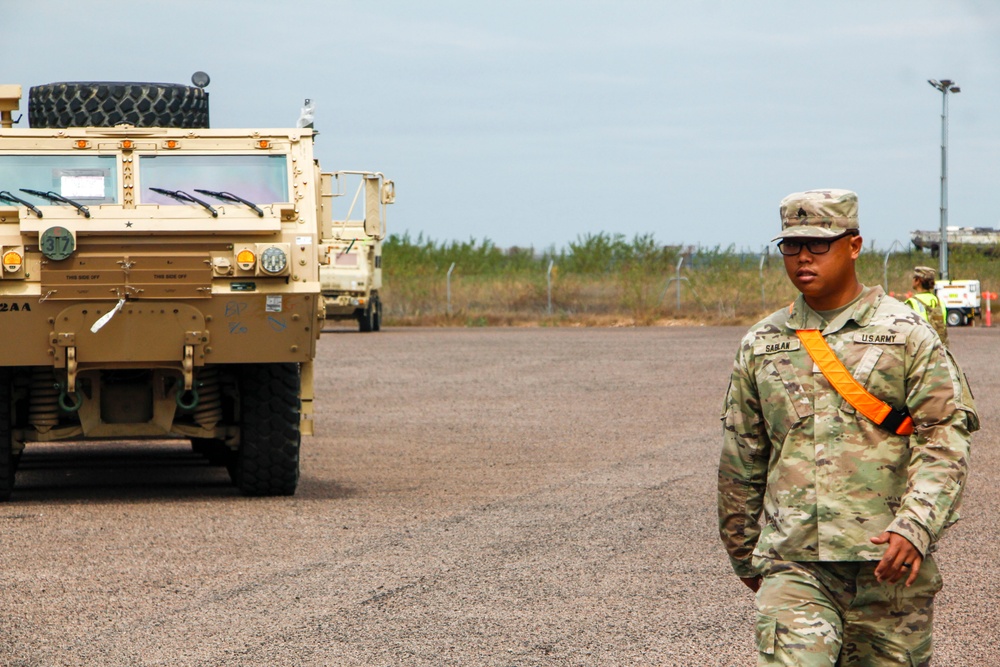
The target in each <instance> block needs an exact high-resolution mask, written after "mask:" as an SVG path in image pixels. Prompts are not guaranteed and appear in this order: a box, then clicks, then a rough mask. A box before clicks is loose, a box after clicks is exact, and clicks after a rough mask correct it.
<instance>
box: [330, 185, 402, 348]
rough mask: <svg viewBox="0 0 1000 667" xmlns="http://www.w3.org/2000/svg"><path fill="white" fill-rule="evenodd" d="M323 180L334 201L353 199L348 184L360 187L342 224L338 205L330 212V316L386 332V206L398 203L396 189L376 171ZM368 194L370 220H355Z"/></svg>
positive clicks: (367, 329)
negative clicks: (336, 210)
mask: <svg viewBox="0 0 1000 667" xmlns="http://www.w3.org/2000/svg"><path fill="white" fill-rule="evenodd" d="M323 176H324V193H325V194H328V196H329V199H330V200H332V198H333V197H343V196H344V195H346V194H347V191H348V187H349V186H348V183H349V182H350V183H352V184H353V183H354V182H355V181H356V182H357V187H356V189H355V191H354V197H353V199H352V201H351V205H350V207H349V208H348V210H347V213H346V215H345V216H344V217H343V218H342V219H339V220H335V219H333V216H334V214H333V213H332V208H333V207H332V206H328V207H324V209H325V210H324V218H323V226H322V230H323V239H322V241H321V242H320V257H319V261H320V266H319V276H320V283H321V286H322V291H323V300H324V301H325V303H326V317H327V319H329V320H352V319H353V320H357V321H358V329H359V330H360V331H364V332H370V331H379V330H380V329H381V328H382V297H381V290H382V239H383V238H384V237H385V225H386V215H385V207H386V206H387V205H389V204H392V203H393V202H395V200H396V189H395V184H394V183H393V182H392V181H390V180H387V179H386V178H385V177H384V176H383V175H382V174H380V173H378V172H371V171H338V172H334V173H332V174H324V175H323ZM352 178H353V181H352V180H351V179H352ZM362 193H363V194H364V200H365V203H364V218H363V219H353V218H352V217H351V216H352V215H354V210H355V208H356V207H357V203H358V198H359V197H360V196H361V195H362ZM326 209H329V210H330V213H327V210H326Z"/></svg>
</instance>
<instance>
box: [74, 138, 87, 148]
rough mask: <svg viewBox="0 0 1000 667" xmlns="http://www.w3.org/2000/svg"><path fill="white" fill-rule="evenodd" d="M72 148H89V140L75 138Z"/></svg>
mask: <svg viewBox="0 0 1000 667" xmlns="http://www.w3.org/2000/svg"><path fill="white" fill-rule="evenodd" d="M73 147H74V148H90V142H89V141H87V140H86V139H77V140H76V141H74V142H73Z"/></svg>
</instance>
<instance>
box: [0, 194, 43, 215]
mask: <svg viewBox="0 0 1000 667" xmlns="http://www.w3.org/2000/svg"><path fill="white" fill-rule="evenodd" d="M0 201H5V202H7V203H8V204H21V205H22V206H27V207H28V208H29V209H31V212H32V213H34V214H35V215H37V216H38V217H39V218H40V217H42V212H41V211H40V210H38V207H37V206H35V205H34V204H32V203H31V202H30V201H25V200H23V199H21V198H20V197H18V196H16V195H13V194H11V193H9V192H7V191H6V190H4V191H2V192H0Z"/></svg>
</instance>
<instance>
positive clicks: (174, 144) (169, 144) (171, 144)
mask: <svg viewBox="0 0 1000 667" xmlns="http://www.w3.org/2000/svg"><path fill="white" fill-rule="evenodd" d="M163 147H164V148H180V147H181V145H180V143H178V141H177V140H176V139H167V140H166V141H164V142H163Z"/></svg>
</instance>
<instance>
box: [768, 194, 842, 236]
mask: <svg viewBox="0 0 1000 667" xmlns="http://www.w3.org/2000/svg"><path fill="white" fill-rule="evenodd" d="M779 210H780V212H781V233H780V234H778V235H777V236H775V237H774V238H773V239H771V240H772V241H778V240H780V239H793V238H821V239H829V238H833V237H835V236H840V235H841V234H844V233H846V232H850V231H854V232H856V231H858V195H857V194H856V193H854V192H851V191H850V190H807V191H805V192H794V193H792V194H790V195H788V196H787V197H785V198H784V199H782V200H781V208H780V209H779Z"/></svg>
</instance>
